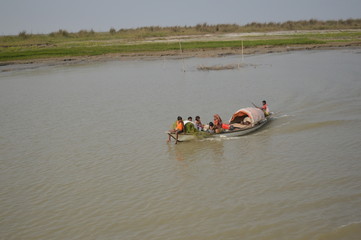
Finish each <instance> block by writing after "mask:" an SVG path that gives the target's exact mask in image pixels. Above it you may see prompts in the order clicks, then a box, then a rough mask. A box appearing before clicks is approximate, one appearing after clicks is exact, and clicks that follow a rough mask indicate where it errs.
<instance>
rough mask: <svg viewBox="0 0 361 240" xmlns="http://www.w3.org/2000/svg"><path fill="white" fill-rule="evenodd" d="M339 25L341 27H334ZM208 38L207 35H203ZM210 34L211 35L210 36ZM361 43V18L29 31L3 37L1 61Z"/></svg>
mask: <svg viewBox="0 0 361 240" xmlns="http://www.w3.org/2000/svg"><path fill="white" fill-rule="evenodd" d="M336 26H337V28H336ZM331 27H333V29H342V28H343V27H348V28H349V29H359V30H343V31H332V32H322V33H319V32H316V33H306V34H302V33H294V32H293V33H292V34H284V35H280V34H276V35H273V34H267V33H264V34H263V32H265V31H266V30H267V31H280V30H290V29H292V30H295V29H294V28H296V29H298V30H305V29H311V30H314V29H315V28H316V29H317V28H318V29H320V28H322V29H325V28H326V29H331ZM250 31H255V32H258V33H259V34H257V35H254V34H249V35H247V34H243V35H242V36H240V37H238V38H236V39H235V38H232V39H230V38H227V37H224V36H225V35H226V34H227V33H236V34H237V33H243V32H250ZM205 34H207V35H205ZM209 36H211V37H209ZM360 39H361V20H358V19H356V20H349V21H340V20H339V21H327V22H320V21H316V20H310V21H303V22H302V21H299V22H290V21H288V22H285V23H278V24H275V23H267V24H256V23H251V24H248V25H245V26H238V25H234V24H233V25H207V24H200V25H196V26H194V27H186V26H185V27H164V28H161V27H144V28H138V29H127V30H125V29H120V30H118V31H116V30H115V29H110V30H109V32H103V33H96V32H94V31H85V30H82V31H79V32H78V33H69V32H67V31H65V30H59V31H58V32H54V33H50V34H37V35H35V34H28V33H26V32H25V31H24V32H21V33H19V35H17V36H1V37H0V61H1V62H9V61H16V60H32V59H48V58H63V57H64V58H67V57H79V56H98V55H104V54H110V53H144V54H146V53H152V52H166V51H177V50H179V48H180V45H179V42H178V41H181V42H182V43H181V44H182V50H183V51H191V50H207V49H224V48H232V49H234V48H238V49H239V48H240V47H241V42H240V40H242V41H243V46H244V48H251V47H257V46H293V45H308V44H313V45H314V44H319V45H322V44H326V43H330V42H338V41H340V42H355V41H360Z"/></svg>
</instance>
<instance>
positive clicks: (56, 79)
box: [0, 50, 361, 240]
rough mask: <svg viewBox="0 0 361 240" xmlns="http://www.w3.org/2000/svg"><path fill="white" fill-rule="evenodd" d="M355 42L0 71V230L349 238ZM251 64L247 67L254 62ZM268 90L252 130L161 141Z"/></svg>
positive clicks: (360, 177)
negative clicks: (267, 112) (265, 109)
mask: <svg viewBox="0 0 361 240" xmlns="http://www.w3.org/2000/svg"><path fill="white" fill-rule="evenodd" d="M356 53H357V50H335V51H304V52H293V53H282V54H270V55H258V56H249V57H247V58H245V62H246V63H247V64H248V66H252V67H245V68H241V69H236V70H230V71H197V70H196V69H197V66H199V65H217V64H218V65H227V64H237V63H238V62H239V57H237V56H236V57H225V58H201V59H197V58H191V59H185V60H184V67H185V69H186V71H185V72H183V71H182V68H183V62H182V60H167V59H162V60H159V61H117V62H106V63H97V64H86V65H78V66H58V67H48V68H47V67H41V68H33V69H30V70H22V71H13V72H2V73H0V113H1V115H0V153H1V155H0V189H1V191H0V219H1V227H0V236H2V238H4V239H157V240H158V239H200V238H205V239H290V238H292V239H340V238H341V237H344V238H346V239H358V237H359V236H360V230H359V229H360V219H361V214H360V213H359V211H356V210H357V209H360V207H361V187H360V186H361V174H360V173H361V163H360V161H359V158H360V157H359V156H360V153H361V152H360V149H361V142H360V141H359V136H360V134H361V130H360V129H361V120H360V119H361V106H360V104H359V103H360V100H361V79H360V77H359V76H361V72H360V68H359V65H360V60H361V59H360V57H361V55H360V54H356ZM254 66H255V67H254ZM263 99H266V100H267V101H268V102H269V103H270V107H271V110H272V111H273V112H275V117H274V119H273V120H272V121H271V122H270V124H268V125H267V126H265V127H264V128H262V129H260V130H259V131H257V132H255V133H254V134H251V135H247V136H242V137H235V138H226V139H204V140H199V141H193V142H186V143H181V144H178V145H175V144H173V143H172V144H167V143H166V140H167V136H166V134H164V132H165V131H166V130H168V128H169V126H170V125H171V123H172V122H173V121H174V119H175V118H176V117H177V116H178V115H181V116H183V118H186V117H188V116H193V117H194V116H196V115H200V116H201V119H202V121H203V122H209V121H211V120H212V116H213V114H215V113H218V114H220V116H221V117H222V119H223V120H224V121H227V119H228V118H229V117H230V116H231V115H232V113H233V112H235V111H236V110H238V109H239V108H241V107H247V106H250V105H251V103H252V102H255V103H260V101H261V100H263Z"/></svg>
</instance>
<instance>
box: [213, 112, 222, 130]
mask: <svg viewBox="0 0 361 240" xmlns="http://www.w3.org/2000/svg"><path fill="white" fill-rule="evenodd" d="M213 123H214V130H215V132H216V133H220V132H222V119H221V117H220V116H219V115H218V114H214V116H213Z"/></svg>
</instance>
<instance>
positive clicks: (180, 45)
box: [179, 41, 186, 72]
mask: <svg viewBox="0 0 361 240" xmlns="http://www.w3.org/2000/svg"><path fill="white" fill-rule="evenodd" d="M179 49H180V52H181V56H182V65H183V72H185V71H186V69H185V67H184V58H183V54H182V53H183V51H182V44H181V41H179Z"/></svg>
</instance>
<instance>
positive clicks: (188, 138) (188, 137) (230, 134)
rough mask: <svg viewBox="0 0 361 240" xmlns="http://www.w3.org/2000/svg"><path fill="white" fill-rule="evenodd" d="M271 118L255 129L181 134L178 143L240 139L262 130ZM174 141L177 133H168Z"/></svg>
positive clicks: (254, 127) (257, 125) (260, 123)
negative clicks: (196, 140) (213, 139)
mask: <svg viewBox="0 0 361 240" xmlns="http://www.w3.org/2000/svg"><path fill="white" fill-rule="evenodd" d="M270 120H271V117H267V118H266V119H264V120H263V121H261V122H259V123H257V124H256V125H255V126H253V127H247V128H242V129H235V130H226V131H224V132H221V133H206V132H201V133H202V134H191V133H181V134H178V141H179V142H186V141H191V140H195V139H202V138H228V137H239V136H243V135H247V134H249V133H251V132H254V131H256V130H258V129H260V128H262V127H263V126H264V125H266V124H267V123H268V122H270ZM167 134H169V135H170V136H171V137H172V138H173V139H176V134H175V133H169V132H167Z"/></svg>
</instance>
